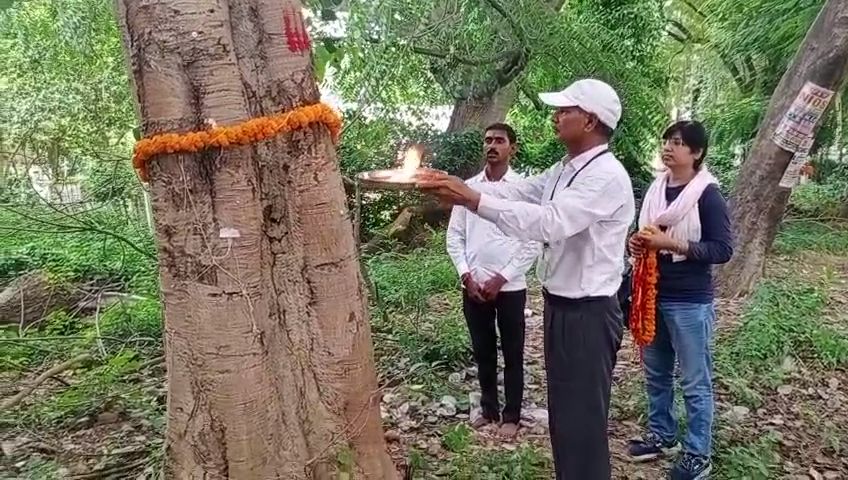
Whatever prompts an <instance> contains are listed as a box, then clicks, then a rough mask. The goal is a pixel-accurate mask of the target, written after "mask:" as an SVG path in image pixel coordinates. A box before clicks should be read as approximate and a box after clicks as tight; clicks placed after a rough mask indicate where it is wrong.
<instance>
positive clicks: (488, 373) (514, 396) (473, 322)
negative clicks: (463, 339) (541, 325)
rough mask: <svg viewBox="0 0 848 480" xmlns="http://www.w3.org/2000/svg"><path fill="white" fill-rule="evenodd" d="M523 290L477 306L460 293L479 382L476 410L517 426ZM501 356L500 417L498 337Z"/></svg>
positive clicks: (521, 372) (521, 389)
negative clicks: (501, 400) (503, 401)
mask: <svg viewBox="0 0 848 480" xmlns="http://www.w3.org/2000/svg"><path fill="white" fill-rule="evenodd" d="M526 300H527V291H526V290H519V291H516V292H501V293H499V294H498V296H497V298H495V300H494V301H492V302H487V303H477V302H475V301H473V300H471V298H470V297H469V296H468V294H467V293H465V292H463V311H464V313H465V321H466V323H468V331H469V333H470V334H471V346H472V348H473V350H474V360H475V361H476V362H477V379H478V380H479V381H480V393H481V397H480V408H481V409H482V410H483V416H484V417H485V418H487V419H489V420H492V421H498V420H499V419H502V420H503V421H504V422H505V423H518V421H519V420H520V419H521V400H522V398H523V396H524V305H525V303H526ZM496 320H497V327H498V331H500V337H501V350H502V351H503V356H504V394H505V397H506V405H504V409H503V416H501V412H500V411H499V407H498V335H497V333H496V332H495V321H496Z"/></svg>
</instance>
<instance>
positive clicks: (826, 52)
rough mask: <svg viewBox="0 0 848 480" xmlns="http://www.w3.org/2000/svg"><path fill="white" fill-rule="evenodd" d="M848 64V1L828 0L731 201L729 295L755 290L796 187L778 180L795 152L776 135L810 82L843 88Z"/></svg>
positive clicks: (722, 284) (724, 275)
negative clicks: (732, 231)
mask: <svg viewBox="0 0 848 480" xmlns="http://www.w3.org/2000/svg"><path fill="white" fill-rule="evenodd" d="M846 67H848V2H844V1H842V0H828V1H827V2H826V3H825V5H824V6H823V7H822V10H821V12H819V15H818V17H817V18H816V20H815V22H813V25H812V26H811V27H810V30H809V31H808V32H807V35H806V37H805V38H804V41H803V43H802V44H801V46H800V48H799V49H798V52H797V53H796V54H795V58H794V60H793V61H792V64H791V65H790V66H789V68H788V69H787V71H786V73H785V74H784V75H783V78H782V79H781V81H780V84H779V85H778V86H777V89H776V90H775V91H774V94H773V95H772V97H771V102H770V103H769V106H768V110H767V111H766V114H765V117H764V119H763V122H762V124H761V125H760V129H759V132H758V134H757V138H756V140H755V141H754V146H753V148H752V149H751V152H750V154H749V155H748V158H747V160H746V161H745V162H744V163H743V164H742V167H741V169H740V172H739V176H738V178H737V181H736V185H735V186H734V190H733V197H732V201H731V218H732V221H733V225H734V228H735V229H736V237H737V238H736V252H735V254H734V257H733V259H732V260H731V261H730V263H728V264H727V265H725V266H723V267H722V268H721V269H720V271H719V289H720V293H721V294H722V295H723V296H728V297H735V296H740V295H745V294H747V293H749V292H751V291H752V290H753V288H754V286H755V284H756V282H757V280H759V278H760V277H761V276H762V273H763V269H764V266H765V259H766V254H767V253H768V250H769V249H770V248H771V245H772V243H773V242H774V239H775V237H776V235H777V231H778V227H779V225H780V221H781V219H782V217H783V214H784V212H785V210H786V204H787V202H788V200H789V194H790V192H791V190H789V189H785V188H781V187H779V185H778V184H779V183H780V179H781V177H782V176H783V173H784V171H785V170H786V167H787V166H788V165H789V162H790V160H791V159H792V156H793V154H792V153H790V152H788V151H786V150H783V149H782V148H780V147H778V146H777V144H775V143H774V142H773V141H772V139H771V137H772V134H773V133H774V131H775V129H776V127H777V126H778V124H779V123H780V121H781V118H782V116H783V115H784V113H785V112H786V111H787V109H788V107H789V106H790V105H791V104H792V102H793V100H794V99H795V97H796V95H797V94H798V92H800V91H801V88H802V87H803V85H804V84H805V83H806V82H807V81H810V82H813V83H815V84H816V85H819V86H821V87H824V88H827V89H829V90H834V91H838V90H839V89H841V87H842V85H843V83H844V81H845V75H846Z"/></svg>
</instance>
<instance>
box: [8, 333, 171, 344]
mask: <svg viewBox="0 0 848 480" xmlns="http://www.w3.org/2000/svg"><path fill="white" fill-rule="evenodd" d="M98 338H100V339H102V340H108V341H110V342H120V343H130V342H153V343H155V342H159V341H161V340H157V339H155V338H150V337H133V338H130V339H125V338H116V337H98ZM59 340H95V339H94V338H92V337H87V336H84V335H62V336H54V337H23V338H0V343H22V342H48V341H59Z"/></svg>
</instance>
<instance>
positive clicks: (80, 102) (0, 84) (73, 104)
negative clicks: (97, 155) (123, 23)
mask: <svg viewBox="0 0 848 480" xmlns="http://www.w3.org/2000/svg"><path fill="white" fill-rule="evenodd" d="M0 71H2V72H3V76H2V81H0V106H2V107H0V131H3V132H4V134H5V135H4V136H5V138H6V141H10V142H11V143H12V144H13V145H17V144H20V143H22V142H23V143H26V144H27V145H28V146H29V148H31V149H38V148H42V147H44V148H48V147H51V146H59V149H60V151H62V152H66V153H68V154H70V153H72V152H73V153H81V152H92V151H97V150H109V149H110V146H112V145H114V144H115V142H116V141H118V140H119V139H121V138H123V137H124V136H125V134H126V133H127V132H129V130H130V128H131V127H132V125H133V124H134V113H133V108H132V103H131V100H130V94H129V83H128V81H127V70H126V65H125V63H124V59H123V50H122V47H121V42H120V35H119V33H118V23H117V22H116V20H115V18H114V10H113V6H112V2H110V1H109V0H61V1H59V0H28V1H22V2H17V3H16V4H15V5H14V6H13V7H12V8H10V9H8V10H6V11H4V12H2V13H0Z"/></svg>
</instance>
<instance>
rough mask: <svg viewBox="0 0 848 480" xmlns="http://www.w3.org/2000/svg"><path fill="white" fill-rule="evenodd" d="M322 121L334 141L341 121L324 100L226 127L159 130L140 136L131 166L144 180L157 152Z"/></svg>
mask: <svg viewBox="0 0 848 480" xmlns="http://www.w3.org/2000/svg"><path fill="white" fill-rule="evenodd" d="M314 123H322V124H324V125H325V126H326V127H327V128H328V129H329V130H330V133H331V135H332V136H333V141H334V142H336V141H338V138H339V134H340V132H341V126H342V121H341V118H340V117H339V115H338V114H337V113H336V111H335V110H333V108H332V107H330V106H329V105H327V104H324V103H317V104H314V105H307V106H304V107H299V108H296V109H294V110H291V111H288V112H283V113H280V114H278V115H273V116H269V117H259V118H254V119H251V120H248V121H246V122H243V123H240V124H238V125H233V126H230V127H213V128H211V129H209V130H205V131H199V132H189V133H163V134H160V135H154V136H152V137H150V138H145V139H142V140H140V141H139V142H138V143H136V145H135V151H134V153H133V167H135V169H136V170H138V173H139V177H141V179H142V180H144V181H147V178H148V177H147V162H148V161H149V160H150V159H151V158H153V157H155V156H156V155H161V154H170V153H193V152H199V151H200V150H205V149H208V148H227V147H233V146H241V145H249V144H251V143H256V142H261V141H263V140H267V139H269V138H271V137H274V136H276V135H280V134H283V133H288V132H291V131H293V130H298V129H301V128H304V127H307V126H309V125H311V124H314Z"/></svg>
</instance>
